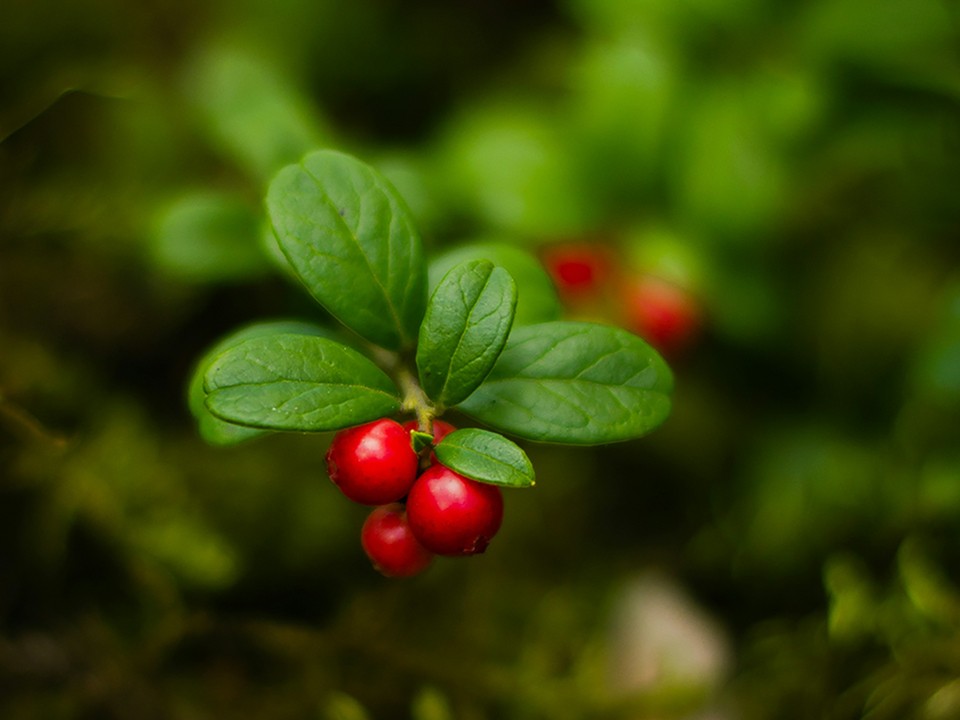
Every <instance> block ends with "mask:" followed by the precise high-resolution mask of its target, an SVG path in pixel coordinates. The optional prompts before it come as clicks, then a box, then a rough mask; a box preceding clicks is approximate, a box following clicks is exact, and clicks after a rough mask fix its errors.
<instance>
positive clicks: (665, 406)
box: [459, 322, 673, 445]
mask: <svg viewBox="0 0 960 720" xmlns="http://www.w3.org/2000/svg"><path fill="white" fill-rule="evenodd" d="M672 390H673V378H672V375H671V373H670V368H669V367H667V364H666V363H665V362H664V361H663V359H662V358H661V357H660V356H659V355H658V354H657V353H656V351H655V350H653V349H652V348H651V347H650V346H649V345H647V344H646V343H645V342H644V341H643V340H641V339H640V338H638V337H637V336H636V335H633V334H631V333H628V332H627V331H626V330H621V329H619V328H614V327H609V326H606V325H598V324H595V323H586V322H552V323H542V324H540V325H526V326H522V327H518V328H516V329H515V330H514V331H513V332H512V333H511V335H510V339H509V340H508V342H507V346H506V348H504V351H503V353H502V354H501V355H500V359H499V360H498V361H497V364H496V366H495V367H494V368H493V370H492V371H491V372H490V375H488V376H487V379H486V380H485V381H484V383H483V384H482V385H481V386H480V387H479V388H478V389H477V391H476V392H474V393H473V394H472V395H471V396H470V397H469V398H467V399H466V401H464V402H463V403H461V404H460V406H459V409H461V410H463V411H464V412H465V413H467V414H469V415H471V416H472V417H474V418H476V419H477V420H479V421H480V422H482V423H485V424H487V425H490V426H491V427H493V428H495V429H497V430H500V431H503V432H506V433H511V434H513V435H516V436H518V437H522V438H527V439H529V440H538V441H542V442H555V443H565V444H570V445H594V444H599V443H607V442H616V441H621V440H629V439H632V438H636V437H639V436H641V435H644V434H646V433H648V432H650V431H651V430H653V429H654V428H655V427H657V426H658V425H660V423H662V422H663V421H664V420H665V419H666V418H667V415H669V413H670V393H671V392H672Z"/></svg>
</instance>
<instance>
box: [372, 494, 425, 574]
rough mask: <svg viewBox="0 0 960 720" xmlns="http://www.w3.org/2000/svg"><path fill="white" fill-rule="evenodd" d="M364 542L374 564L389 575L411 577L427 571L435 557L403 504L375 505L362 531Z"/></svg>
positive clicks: (381, 571)
mask: <svg viewBox="0 0 960 720" xmlns="http://www.w3.org/2000/svg"><path fill="white" fill-rule="evenodd" d="M360 544H361V545H362V546H363V551H364V552H365V553H366V554H367V557H368V558H370V562H372V563H373V567H374V568H376V569H377V571H378V572H379V573H380V574H381V575H385V576H387V577H394V578H399V577H411V576H412V575H416V574H418V573H420V572H423V570H424V569H426V567H427V566H428V565H429V564H430V561H431V560H432V559H433V555H432V554H431V553H430V552H429V551H428V550H427V549H426V548H424V547H423V545H421V544H420V543H419V541H418V540H417V538H416V537H414V535H413V532H412V531H411V530H410V525H409V523H408V522H407V515H406V513H405V512H404V510H403V505H400V504H399V503H392V504H390V505H384V506H381V507H378V508H375V509H374V510H373V512H371V513H370V515H369V516H368V517H367V519H366V522H364V523H363V529H362V530H361V531H360Z"/></svg>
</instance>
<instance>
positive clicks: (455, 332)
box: [417, 260, 517, 406]
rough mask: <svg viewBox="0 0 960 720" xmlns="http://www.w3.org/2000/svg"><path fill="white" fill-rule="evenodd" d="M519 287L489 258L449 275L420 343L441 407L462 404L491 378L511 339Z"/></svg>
mask: <svg viewBox="0 0 960 720" xmlns="http://www.w3.org/2000/svg"><path fill="white" fill-rule="evenodd" d="M516 305H517V286H516V284H515V283H514V282H513V278H511V277H510V273H508V272H507V271H506V270H504V269H503V268H501V267H496V266H495V265H494V264H493V263H491V262H489V261H487V260H473V261H471V262H466V263H462V264H460V265H457V266H456V267H455V268H453V269H452V270H451V271H450V272H448V273H447V274H446V275H445V276H444V278H443V280H442V281H441V282H440V284H439V285H438V286H437V289H436V291H435V292H434V293H433V295H432V297H431V298H430V303H429V304H428V305H427V313H426V316H425V317H424V319H423V325H421V326H420V340H419V342H418V343H417V369H418V370H419V372H420V382H421V384H422V385H423V389H424V392H426V393H427V395H428V396H429V397H430V398H432V399H433V400H434V401H435V402H436V403H437V404H438V405H440V406H449V405H456V404H457V403H458V402H460V401H461V400H465V399H466V398H467V396H468V395H469V394H470V393H472V392H473V391H474V390H476V389H477V388H478V387H479V386H480V383H482V382H483V379H484V378H485V377H486V376H487V374H488V373H489V372H490V370H491V369H492V368H493V366H494V364H495V363H496V362H497V358H498V357H499V356H500V352H501V351H502V350H503V346H504V345H505V344H506V342H507V336H508V335H510V327H511V326H512V324H513V313H514V309H515V308H516Z"/></svg>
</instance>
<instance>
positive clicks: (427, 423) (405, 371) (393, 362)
mask: <svg viewBox="0 0 960 720" xmlns="http://www.w3.org/2000/svg"><path fill="white" fill-rule="evenodd" d="M371 352H372V354H373V359H374V361H375V362H376V363H377V364H378V365H379V366H380V367H382V368H383V369H384V370H385V371H386V372H387V373H388V374H390V375H392V376H393V379H394V382H396V384H397V387H399V388H400V394H401V397H402V398H403V399H402V404H401V409H402V410H403V411H404V412H411V413H414V414H415V415H416V416H417V429H418V430H419V431H420V432H425V433H427V434H430V435H432V434H433V419H434V418H435V417H437V416H438V415H439V414H440V412H441V410H440V408H438V407H436V406H435V405H434V404H433V403H432V402H430V398H428V397H427V394H426V393H425V392H424V391H423V388H421V387H420V383H419V382H417V376H416V374H415V373H413V372H411V370H410V368H409V365H408V364H407V363H405V362H404V361H403V358H402V357H401V356H400V355H399V354H398V353H394V352H389V351H388V350H384V349H383V348H379V347H374V348H372V349H371Z"/></svg>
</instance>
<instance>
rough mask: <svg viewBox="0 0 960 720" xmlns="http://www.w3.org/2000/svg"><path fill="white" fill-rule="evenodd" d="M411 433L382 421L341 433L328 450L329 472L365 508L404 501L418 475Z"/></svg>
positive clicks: (347, 493)
mask: <svg viewBox="0 0 960 720" xmlns="http://www.w3.org/2000/svg"><path fill="white" fill-rule="evenodd" d="M418 462H419V460H418V458H417V454H416V453H415V452H414V451H413V446H412V445H411V444H410V432H409V431H408V430H405V429H404V428H403V426H402V425H400V423H398V422H396V421H394V420H390V419H389V418H383V419H380V420H375V421H373V422H371V423H367V424H366V425H360V426H358V427H353V428H348V429H346V430H341V431H340V432H338V433H337V434H336V435H335V436H334V438H333V442H332V443H331V444H330V449H329V450H328V451H327V472H328V473H329V474H330V479H331V480H332V481H333V482H334V483H335V484H336V485H337V487H339V488H340V490H341V492H343V494H344V495H346V496H347V497H348V498H350V499H351V500H353V501H354V502H358V503H361V504H362V505H386V504H388V503H392V502H396V501H397V500H399V499H401V498H402V497H403V496H404V495H406V494H407V492H408V491H409V490H410V486H411V485H413V481H414V480H415V479H416V476H417V465H418Z"/></svg>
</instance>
